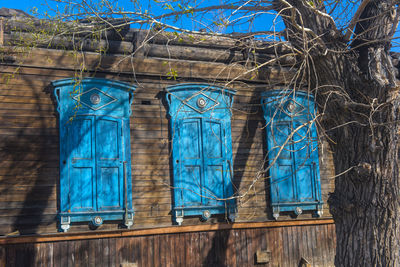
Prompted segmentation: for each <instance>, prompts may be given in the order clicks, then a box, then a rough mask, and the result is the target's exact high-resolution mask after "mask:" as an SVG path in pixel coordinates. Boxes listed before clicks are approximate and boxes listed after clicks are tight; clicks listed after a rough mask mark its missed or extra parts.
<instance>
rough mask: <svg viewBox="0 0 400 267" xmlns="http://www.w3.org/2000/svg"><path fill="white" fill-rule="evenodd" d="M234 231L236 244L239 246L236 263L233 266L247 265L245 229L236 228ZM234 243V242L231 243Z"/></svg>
mask: <svg viewBox="0 0 400 267" xmlns="http://www.w3.org/2000/svg"><path fill="white" fill-rule="evenodd" d="M235 232H236V238H235V239H236V244H238V246H239V251H237V255H236V265H234V266H247V242H246V234H245V232H246V230H245V229H238V230H236V231H235ZM232 245H234V244H232Z"/></svg>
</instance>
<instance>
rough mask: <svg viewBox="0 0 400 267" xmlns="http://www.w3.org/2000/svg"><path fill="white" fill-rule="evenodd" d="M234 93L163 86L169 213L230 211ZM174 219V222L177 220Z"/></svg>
mask: <svg viewBox="0 0 400 267" xmlns="http://www.w3.org/2000/svg"><path fill="white" fill-rule="evenodd" d="M234 94H235V91H232V90H229V89H225V88H221V87H216V86H210V85H207V84H180V85H176V86H171V87H168V88H167V96H166V97H167V101H168V104H169V116H170V130H171V137H172V162H173V168H174V181H173V186H174V204H173V210H174V216H175V219H177V218H182V217H183V216H190V215H202V214H203V212H204V211H209V212H210V213H211V214H224V213H230V214H231V215H233V214H234V212H235V202H234V200H224V199H226V198H228V197H231V196H232V195H233V189H232V172H231V170H232V166H231V164H232V136H231V115H232V114H231V107H232V102H233V96H234ZM177 222H178V223H180V222H179V220H177Z"/></svg>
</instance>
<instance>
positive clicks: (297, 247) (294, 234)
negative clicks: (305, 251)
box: [289, 226, 303, 266]
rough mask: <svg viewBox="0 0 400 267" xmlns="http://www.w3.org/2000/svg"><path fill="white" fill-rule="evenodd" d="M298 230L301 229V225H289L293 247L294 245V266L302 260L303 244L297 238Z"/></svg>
mask: <svg viewBox="0 0 400 267" xmlns="http://www.w3.org/2000/svg"><path fill="white" fill-rule="evenodd" d="M297 231H299V226H292V227H289V233H290V235H291V237H292V238H291V239H292V247H293V252H292V255H293V256H292V264H293V266H297V265H298V264H299V262H300V253H299V250H300V247H301V246H302V245H303V244H302V243H301V242H299V239H298V238H297Z"/></svg>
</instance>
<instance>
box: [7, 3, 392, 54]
mask: <svg viewBox="0 0 400 267" xmlns="http://www.w3.org/2000/svg"><path fill="white" fill-rule="evenodd" d="M149 1H150V0H139V2H140V3H141V5H142V7H143V8H144V9H148V10H151V11H152V12H154V13H156V14H162V13H163V12H164V10H163V9H162V8H161V4H159V5H158V6H157V5H154V4H153V5H149ZM196 1H197V3H205V4H206V5H217V4H219V2H220V1H221V0H196ZM116 2H118V5H119V6H122V7H124V8H125V10H132V3H131V1H130V0H118V1H116ZM0 3H1V4H0V7H7V8H16V9H21V10H23V11H25V12H27V13H31V12H30V11H31V9H32V7H37V8H38V9H39V12H43V11H44V10H46V9H47V8H46V6H45V5H44V3H46V1H45V0H0ZM48 3H50V5H52V6H53V7H55V6H56V4H55V3H54V2H52V1H51V0H49V2H48ZM203 5H204V4H203ZM350 12H352V10H350ZM210 14H211V13H210ZM273 19H274V15H269V14H263V15H261V16H259V17H258V18H257V19H256V20H255V21H254V23H253V24H252V25H249V24H248V23H247V24H243V25H240V26H238V25H236V26H235V28H228V29H226V30H223V31H222V32H224V31H228V32H232V31H235V32H247V31H248V30H249V28H251V30H252V31H271V30H274V29H273V27H272V20H273ZM266 22H267V23H266ZM268 22H270V23H268ZM207 23H208V24H207ZM211 23H212V15H210V16H209V17H203V21H199V22H197V23H196V22H195V23H193V22H191V21H190V20H188V19H186V20H185V19H183V20H179V21H178V22H176V24H175V25H176V26H183V27H185V28H192V27H199V25H206V24H207V25H210V24H211ZM282 28H283V25H282V23H278V26H277V29H276V30H281V29H282ZM396 37H397V38H400V34H399V32H397V33H396V34H395V38H396ZM398 46H399V45H398V44H397V39H395V40H394V42H393V49H392V50H394V51H397V52H400V47H398Z"/></svg>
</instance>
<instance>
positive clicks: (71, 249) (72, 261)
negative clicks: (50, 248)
mask: <svg viewBox="0 0 400 267" xmlns="http://www.w3.org/2000/svg"><path fill="white" fill-rule="evenodd" d="M67 248H68V250H67V251H68V253H67V259H68V261H67V262H68V263H67V266H75V255H74V252H75V242H74V241H67Z"/></svg>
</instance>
